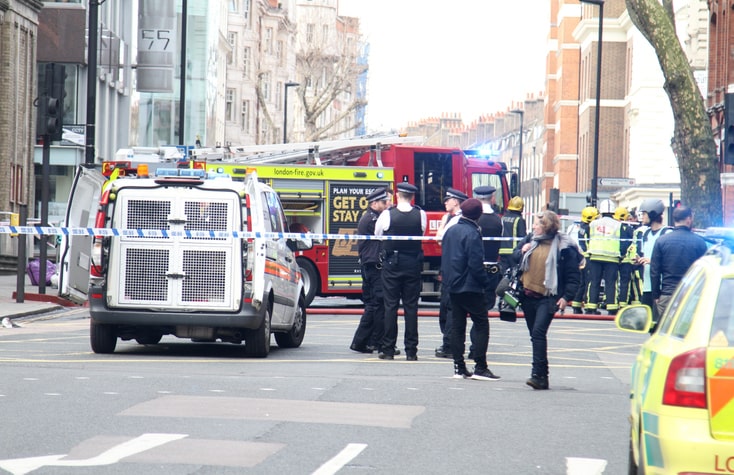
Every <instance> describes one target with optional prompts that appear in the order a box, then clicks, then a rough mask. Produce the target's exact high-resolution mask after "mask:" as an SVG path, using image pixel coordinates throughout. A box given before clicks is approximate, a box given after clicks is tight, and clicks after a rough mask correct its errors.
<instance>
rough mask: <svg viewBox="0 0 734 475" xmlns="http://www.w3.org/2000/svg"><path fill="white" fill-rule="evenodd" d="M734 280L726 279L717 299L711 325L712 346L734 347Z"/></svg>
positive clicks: (722, 282) (722, 283)
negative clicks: (733, 297) (733, 296)
mask: <svg viewBox="0 0 734 475" xmlns="http://www.w3.org/2000/svg"><path fill="white" fill-rule="evenodd" d="M732 295H734V278H730V279H724V280H722V281H721V287H719V295H718V296H717V297H716V308H714V319H713V322H712V324H711V340H710V341H711V342H710V345H711V346H734V299H732V298H731V296H732Z"/></svg>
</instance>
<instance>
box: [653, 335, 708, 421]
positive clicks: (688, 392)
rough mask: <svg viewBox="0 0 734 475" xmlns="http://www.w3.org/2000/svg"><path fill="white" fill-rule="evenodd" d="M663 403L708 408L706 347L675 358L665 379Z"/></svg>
mask: <svg viewBox="0 0 734 475" xmlns="http://www.w3.org/2000/svg"><path fill="white" fill-rule="evenodd" d="M663 404H666V405H668V406H681V407H694V408H699V409H706V407H707V403H706V348H696V349H695V350H691V351H688V352H686V353H683V354H680V355H678V356H676V357H675V358H673V360H672V361H671V362H670V366H669V367H668V375H667V377H666V379H665V389H664V392H663Z"/></svg>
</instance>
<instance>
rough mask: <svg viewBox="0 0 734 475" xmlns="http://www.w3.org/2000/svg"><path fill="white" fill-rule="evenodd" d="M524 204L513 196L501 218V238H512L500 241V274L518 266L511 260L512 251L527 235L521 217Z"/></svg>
mask: <svg viewBox="0 0 734 475" xmlns="http://www.w3.org/2000/svg"><path fill="white" fill-rule="evenodd" d="M524 208H525V202H524V201H523V200H522V198H520V197H519V196H514V197H513V198H512V199H511V200H510V203H509V204H508V205H507V210H506V211H505V214H504V216H502V237H504V238H512V239H511V240H510V239H508V240H506V241H502V244H501V246H500V267H501V269H502V274H503V275H504V273H505V272H506V271H507V269H509V268H510V267H512V266H514V265H516V264H518V263H517V262H513V260H512V250H513V249H515V245H516V244H517V243H518V242H520V240H521V239H522V238H524V237H525V236H526V235H527V234H528V229H527V223H526V222H525V218H523V217H522V211H523V209H524Z"/></svg>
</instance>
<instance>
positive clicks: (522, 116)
mask: <svg viewBox="0 0 734 475" xmlns="http://www.w3.org/2000/svg"><path fill="white" fill-rule="evenodd" d="M510 113H512V114H519V115H520V158H519V160H518V161H517V196H519V197H522V193H521V192H520V188H521V186H522V139H523V135H524V129H523V120H524V119H525V111H524V110H522V109H512V110H511V111H510Z"/></svg>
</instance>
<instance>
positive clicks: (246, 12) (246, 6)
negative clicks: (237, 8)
mask: <svg viewBox="0 0 734 475" xmlns="http://www.w3.org/2000/svg"><path fill="white" fill-rule="evenodd" d="M242 15H243V16H244V17H245V19H249V18H250V0H245V2H244V3H243V4H242Z"/></svg>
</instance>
